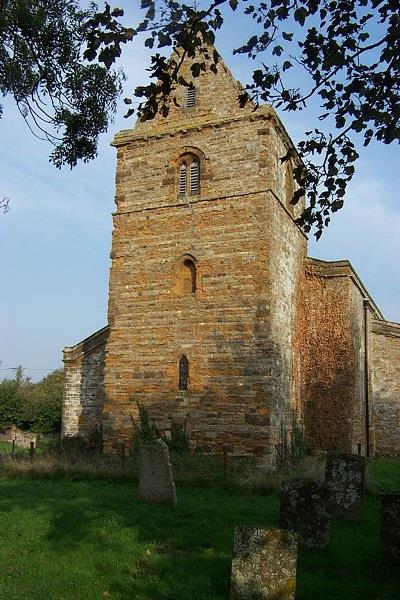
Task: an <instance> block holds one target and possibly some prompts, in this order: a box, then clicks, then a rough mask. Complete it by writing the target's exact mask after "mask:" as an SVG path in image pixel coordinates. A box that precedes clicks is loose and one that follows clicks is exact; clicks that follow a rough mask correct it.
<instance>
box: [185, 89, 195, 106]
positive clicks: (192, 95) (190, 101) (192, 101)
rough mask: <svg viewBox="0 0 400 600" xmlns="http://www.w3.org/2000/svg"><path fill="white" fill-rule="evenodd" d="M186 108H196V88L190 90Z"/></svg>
mask: <svg viewBox="0 0 400 600" xmlns="http://www.w3.org/2000/svg"><path fill="white" fill-rule="evenodd" d="M186 106H187V108H192V107H193V106H196V89H195V88H188V90H187V99H186Z"/></svg>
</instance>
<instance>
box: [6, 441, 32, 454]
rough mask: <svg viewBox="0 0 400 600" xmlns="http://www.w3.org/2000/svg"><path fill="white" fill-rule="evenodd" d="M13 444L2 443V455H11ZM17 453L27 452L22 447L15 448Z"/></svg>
mask: <svg viewBox="0 0 400 600" xmlns="http://www.w3.org/2000/svg"><path fill="white" fill-rule="evenodd" d="M11 450H12V443H10V442H0V454H11ZM14 451H15V452H27V451H28V450H27V449H26V448H22V447H21V446H17V445H16V446H15V449H14Z"/></svg>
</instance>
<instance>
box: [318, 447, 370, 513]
mask: <svg viewBox="0 0 400 600" xmlns="http://www.w3.org/2000/svg"><path fill="white" fill-rule="evenodd" d="M364 475H365V458H364V457H363V456H357V455H355V454H333V453H328V455H327V458H326V470H325V481H326V483H327V485H328V490H329V503H328V509H329V512H330V513H331V514H332V515H336V516H340V517H346V518H348V519H351V520H353V521H359V520H360V519H361V512H362V504H363V499H364Z"/></svg>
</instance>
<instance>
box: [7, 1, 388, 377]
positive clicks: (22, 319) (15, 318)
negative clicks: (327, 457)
mask: <svg viewBox="0 0 400 600" xmlns="http://www.w3.org/2000/svg"><path fill="white" fill-rule="evenodd" d="M126 3H127V2H121V3H118V4H119V5H124V4H126ZM232 31H237V28H236V29H233V28H232V27H228V30H227V32H225V33H222V35H221V36H219V37H218V38H217V47H218V49H219V51H220V52H221V54H222V55H223V58H224V60H225V62H226V64H227V65H228V66H229V67H230V68H231V70H232V71H233V73H234V75H235V76H236V77H237V78H238V79H240V80H241V81H242V82H243V83H245V82H246V81H248V80H249V78H250V73H251V70H252V69H253V68H255V66H256V65H254V64H253V63H252V62H250V61H248V59H247V58H245V57H232V54H231V49H232V48H233V47H235V46H237V45H238V44H240V43H241V42H242V41H243V38H244V37H245V35H244V36H243V37H242V38H238V37H237V34H235V36H234V37H232V34H231V32H232ZM242 31H243V30H242ZM148 56H149V52H148V51H145V50H144V49H143V48H142V43H141V42H140V41H138V43H136V45H134V46H131V47H129V48H127V50H126V52H125V54H124V59H123V63H122V65H123V67H124V70H125V72H126V75H127V77H128V79H127V82H126V93H129V92H130V90H131V89H133V88H134V87H135V86H136V85H138V84H140V83H143V82H145V80H146V77H147V74H146V71H145V69H146V67H147V66H148ZM123 111H124V107H123V106H122V107H121V110H120V111H119V115H118V117H117V119H116V122H115V124H114V125H113V126H112V127H111V129H110V130H109V132H108V133H107V134H105V135H103V136H102V138H101V141H100V147H99V155H98V157H97V159H96V160H95V161H93V162H91V163H89V164H87V165H83V164H82V165H79V166H78V167H77V168H75V169H73V170H72V171H71V170H69V169H68V168H64V169H62V170H61V171H59V170H57V169H56V168H55V167H53V166H52V165H51V164H49V162H48V155H49V154H50V151H51V148H50V147H49V145H48V144H46V143H45V142H41V141H39V140H36V139H35V138H34V137H33V136H32V134H31V133H30V132H29V131H28V129H27V127H26V126H25V124H24V122H23V121H22V118H21V117H20V115H19V114H18V112H17V110H16V109H15V107H14V105H13V103H12V102H11V101H10V100H9V99H5V101H4V116H3V118H2V119H1V120H0V139H1V144H0V197H3V196H7V197H9V198H10V205H11V210H10V212H8V213H7V214H6V215H0V250H1V257H2V261H1V271H2V274H1V281H2V293H1V294H0V340H1V344H0V361H2V364H1V365H0V368H2V369H5V368H7V367H15V366H17V365H19V364H21V365H22V366H23V367H24V368H26V374H27V375H29V376H31V377H32V378H33V379H35V380H36V379H40V378H41V377H42V376H43V375H45V374H46V372H48V371H51V370H53V369H55V368H57V367H59V366H60V365H61V358H62V348H63V347H64V346H66V345H73V344H74V343H76V342H78V341H79V340H81V339H83V338H84V337H86V336H87V335H90V334H91V333H92V332H94V331H96V330H97V329H99V328H101V327H103V326H104V325H105V324H106V321H107V317H106V314H107V292H108V271H109V267H110V260H109V253H110V247H111V231H112V219H111V212H112V211H113V210H114V201H113V197H114V171H115V150H114V148H111V147H110V146H109V143H110V142H111V140H112V137H113V135H114V133H116V132H117V131H118V130H119V129H127V128H128V127H130V126H132V125H133V122H134V121H133V119H130V120H129V121H126V120H125V119H124V118H123V117H122V114H123ZM280 116H281V118H282V120H283V122H284V124H285V126H286V127H287V129H288V131H289V133H290V135H291V136H292V137H293V139H294V141H296V140H297V139H300V137H301V135H302V133H303V132H304V130H305V129H307V128H308V127H309V126H310V124H311V123H313V122H314V119H315V116H316V115H315V114H308V113H299V114H295V115H294V114H291V115H287V114H284V115H282V114H281V115H280ZM399 189H400V160H399V147H398V146H397V145H395V144H392V145H391V146H383V145H380V144H371V146H370V147H369V148H368V149H367V150H366V151H364V152H363V155H362V159H361V160H360V162H359V164H358V171H357V174H356V176H355V178H354V180H353V182H352V184H351V187H350V189H349V193H348V197H347V200H346V206H345V208H344V209H343V210H342V211H340V212H339V213H337V214H336V215H335V216H334V218H333V220H332V224H331V225H330V227H329V228H328V230H326V231H325V233H324V234H323V236H322V238H321V240H320V241H319V242H318V243H315V242H314V241H313V240H311V241H310V246H309V254H310V255H311V256H314V257H317V258H323V259H327V260H334V259H344V258H347V259H349V260H350V261H351V263H352V264H353V266H354V268H355V269H356V271H357V272H358V274H359V276H360V277H361V279H362V281H363V282H364V284H365V285H366V287H367V288H368V290H369V292H370V293H371V295H372V297H373V298H374V300H375V301H376V302H377V304H378V306H379V307H380V308H381V310H382V312H383V314H384V316H385V317H386V318H387V319H389V320H392V321H400V278H399V275H398V265H399V264H400V241H399V240H400V203H399V192H398V190H399ZM12 373H13V372H12V371H6V370H2V371H0V378H1V377H2V376H3V377H4V376H10V375H12Z"/></svg>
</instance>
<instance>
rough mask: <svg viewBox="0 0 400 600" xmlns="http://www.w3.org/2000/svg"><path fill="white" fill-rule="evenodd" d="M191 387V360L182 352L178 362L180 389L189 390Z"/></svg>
mask: <svg viewBox="0 0 400 600" xmlns="http://www.w3.org/2000/svg"><path fill="white" fill-rule="evenodd" d="M188 387H189V361H188V359H187V357H186V356H185V355H184V354H182V356H181V357H180V359H179V363H178V389H179V390H187V389H188Z"/></svg>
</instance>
